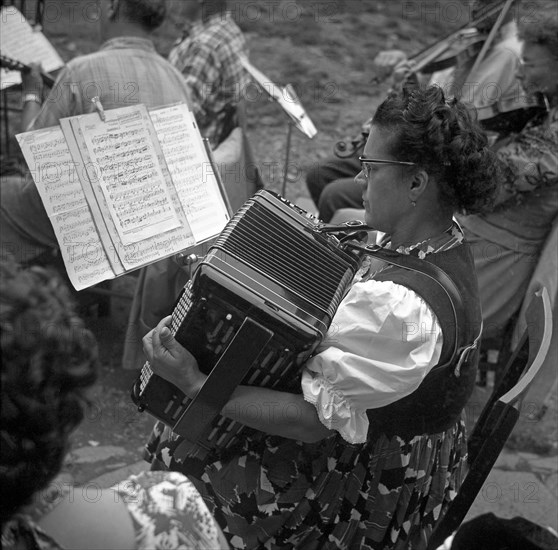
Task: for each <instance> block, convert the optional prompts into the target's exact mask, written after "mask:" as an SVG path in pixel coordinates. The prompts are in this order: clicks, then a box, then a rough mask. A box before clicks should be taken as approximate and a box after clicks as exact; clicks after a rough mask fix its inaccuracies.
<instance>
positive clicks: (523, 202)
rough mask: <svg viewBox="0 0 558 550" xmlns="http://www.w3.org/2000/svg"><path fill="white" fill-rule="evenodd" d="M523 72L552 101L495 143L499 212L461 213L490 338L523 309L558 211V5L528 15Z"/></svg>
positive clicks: (526, 81) (525, 79) (522, 30)
mask: <svg viewBox="0 0 558 550" xmlns="http://www.w3.org/2000/svg"><path fill="white" fill-rule="evenodd" d="M520 37H521V39H522V40H523V48H522V64H521V66H520V68H519V72H518V78H519V79H520V80H521V82H522V84H523V86H524V88H525V89H526V90H529V91H538V92H540V93H542V94H543V95H544V96H545V97H546V99H547V101H548V105H549V110H548V112H546V113H545V114H543V115H541V116H538V117H536V118H535V119H533V120H532V121H530V122H529V123H528V124H527V125H526V126H525V128H524V129H523V130H522V131H521V132H519V133H518V134H517V135H512V136H510V137H509V138H508V139H505V140H503V141H500V142H499V143H497V144H496V145H495V146H494V149H495V150H496V154H497V156H498V158H499V160H500V161H501V162H502V164H503V166H504V184H503V187H502V189H501V191H500V193H499V195H498V197H497V199H496V206H495V208H494V209H493V211H492V212H489V213H485V214H481V215H475V216H459V218H458V219H459V222H460V223H461V225H462V227H463V229H464V232H465V235H466V237H467V240H468V241H469V242H470V243H471V249H472V251H473V254H474V258H475V268H476V271H477V276H478V279H479V289H480V297H481V303H482V310H483V320H484V327H485V328H484V333H485V336H486V337H493V336H495V337H498V336H500V335H501V332H502V330H504V329H505V328H506V326H507V325H508V323H509V322H510V319H512V318H513V316H514V315H515V314H516V313H517V311H518V310H519V308H520V306H521V302H522V301H523V298H524V296H525V291H526V289H527V285H528V284H529V280H530V278H531V275H532V273H533V271H534V269H535V266H536V264H537V261H538V259H539V256H540V253H541V250H542V248H543V246H544V243H545V240H546V238H547V237H548V235H549V232H550V230H551V227H552V224H553V222H554V220H555V219H556V216H557V214H558V5H557V4H556V3H555V2H552V3H550V4H549V8H548V9H547V10H542V9H541V10H539V11H538V12H537V16H536V17H530V18H525V20H524V21H523V22H522V25H521V27H520Z"/></svg>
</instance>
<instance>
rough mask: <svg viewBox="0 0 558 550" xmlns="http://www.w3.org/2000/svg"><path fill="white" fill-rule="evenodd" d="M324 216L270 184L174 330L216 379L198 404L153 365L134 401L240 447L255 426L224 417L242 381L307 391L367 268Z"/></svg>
mask: <svg viewBox="0 0 558 550" xmlns="http://www.w3.org/2000/svg"><path fill="white" fill-rule="evenodd" d="M319 224H320V221H319V220H318V219H316V218H315V217H313V216H311V215H309V214H308V213H306V212H305V211H304V210H302V209H300V208H298V207H297V206H295V205H293V204H292V203H290V202H288V201H287V200H285V199H283V198H282V197H280V196H279V195H277V194H275V193H273V192H271V191H267V190H262V191H259V192H258V193H257V194H256V195H254V196H253V197H252V198H251V199H249V200H248V201H247V202H246V203H245V204H244V205H243V207H242V208H241V209H240V210H239V211H238V212H237V213H236V214H235V216H234V217H233V218H232V219H231V221H230V222H229V223H228V224H227V226H226V227H225V229H224V230H223V232H222V233H221V234H220V236H219V237H218V238H217V240H216V241H215V243H214V244H213V246H212V247H211V248H210V250H209V252H208V254H207V255H206V257H205V258H204V260H203V261H202V262H201V263H200V264H199V265H198V267H197V268H196V271H195V273H194V275H193V277H192V279H191V280H190V281H189V282H188V284H187V285H186V287H185V289H184V291H183V293H182V295H181V296H180V298H179V299H178V302H177V304H176V306H175V309H174V312H173V316H172V325H171V330H172V332H173V334H174V335H175V338H176V339H177V341H178V342H180V343H181V344H182V345H183V346H184V347H185V348H186V349H188V350H189V351H190V352H191V353H192V354H193V355H194V356H195V357H196V360H197V361H198V364H199V366H200V369H201V370H202V372H204V373H206V374H209V377H208V381H207V382H206V384H205V385H204V387H203V388H202V389H201V390H200V392H199V394H198V396H196V398H195V399H194V400H190V399H188V398H187V397H186V396H185V395H184V394H183V393H182V392H181V391H180V390H179V389H178V388H176V387H175V386H174V385H172V384H170V383H168V382H167V381H165V380H163V379H162V378H160V377H158V376H157V375H155V374H153V373H152V371H151V368H150V367H149V364H146V365H145V366H144V367H143V369H142V373H141V375H140V377H139V378H138V380H137V381H136V383H135V384H134V388H133V390H132V399H133V400H134V402H135V403H136V404H137V405H138V407H139V409H140V410H146V411H147V412H149V413H150V414H152V415H153V416H155V417H156V418H158V419H159V420H162V421H163V422H164V423H165V424H167V425H168V426H170V427H171V428H172V429H173V431H174V432H175V433H177V434H179V435H182V436H184V437H185V438H187V439H188V440H189V441H190V442H191V443H192V455H193V456H198V457H202V456H204V455H205V454H207V452H208V451H210V450H216V451H218V450H220V449H226V448H230V447H231V446H232V445H234V443H235V441H236V440H237V439H238V437H239V435H240V434H241V432H242V431H243V430H248V428H246V427H245V426H243V425H241V424H239V423H238V422H234V421H232V420H228V419H226V418H224V417H222V416H220V415H219V411H220V410H221V408H222V406H223V405H224V404H225V403H226V402H227V401H228V399H229V397H230V395H231V393H232V392H233V391H234V388H235V387H236V385H238V384H239V383H241V384H246V385H255V386H263V387H268V388H274V389H278V390H282V391H293V392H300V367H301V365H302V364H303V363H304V362H305V361H306V360H307V359H308V357H309V356H310V355H311V354H312V353H313V351H314V350H315V349H316V347H317V346H318V344H319V343H320V342H321V340H322V339H323V338H324V337H325V335H326V332H327V330H328V328H329V326H330V324H331V321H332V319H333V316H334V314H335V311H336V310H337V308H338V306H339V303H340V302H341V300H342V298H343V296H344V295H345V293H346V291H347V289H348V287H349V286H350V284H351V281H352V279H353V277H354V274H355V272H356V270H357V268H358V259H357V258H356V257H355V256H353V255H352V254H349V253H348V252H345V251H344V250H343V248H342V247H341V246H340V244H339V241H338V240H337V239H336V238H335V237H332V236H326V235H323V234H321V233H319V232H317V231H316V227H317V226H318V225H319Z"/></svg>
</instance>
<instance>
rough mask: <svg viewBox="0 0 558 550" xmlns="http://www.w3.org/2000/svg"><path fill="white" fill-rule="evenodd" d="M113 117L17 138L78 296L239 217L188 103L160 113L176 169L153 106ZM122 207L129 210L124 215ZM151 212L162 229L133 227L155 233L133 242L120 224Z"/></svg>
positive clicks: (84, 118)
mask: <svg viewBox="0 0 558 550" xmlns="http://www.w3.org/2000/svg"><path fill="white" fill-rule="evenodd" d="M105 115H106V119H107V120H106V122H102V120H101V118H100V116H99V114H98V113H96V112H95V113H91V114H87V115H78V116H75V117H69V118H64V119H61V120H60V126H55V127H53V128H45V129H42V130H35V131H32V132H26V133H24V134H19V135H18V136H17V139H18V142H19V144H20V147H21V149H22V151H23V154H24V156H25V159H26V161H27V164H28V166H29V169H30V170H31V175H32V176H33V179H34V181H35V184H36V185H37V188H38V190H39V193H40V196H41V199H42V201H43V204H44V207H45V209H46V211H47V214H48V216H49V218H50V220H51V222H52V225H53V227H54V231H55V234H56V238H57V240H58V242H59V245H60V249H61V252H62V257H63V259H64V264H65V266H66V269H67V271H68V275H69V277H70V280H71V282H72V284H73V285H74V286H75V288H76V289H78V290H81V289H83V288H87V287H89V286H92V285H94V284H97V283H99V282H101V281H103V280H106V279H112V278H114V277H116V276H118V275H121V274H123V273H125V272H128V271H131V270H133V269H137V268H139V267H143V266H146V265H149V264H150V263H153V262H155V261H158V260H160V259H163V258H166V257H168V256H171V255H173V254H177V253H178V252H181V251H184V250H187V249H188V248H190V247H192V246H194V245H195V244H197V243H199V242H201V241H203V240H204V239H207V238H211V237H214V236H216V235H217V234H218V233H219V232H220V231H221V230H222V229H223V227H224V225H225V224H226V223H227V221H228V219H229V215H228V211H227V208H226V205H225V202H224V199H223V196H222V194H221V190H220V188H219V185H218V183H217V179H216V178H215V175H214V174H213V173H212V171H211V170H210V169H209V166H210V163H209V160H208V157H207V152H206V150H205V147H204V143H203V141H202V139H201V136H200V134H199V131H198V129H197V126H196V125H195V122H194V119H193V116H192V115H191V113H190V112H189V111H188V109H187V107H186V105H184V104H181V105H175V106H172V107H170V108H163V109H161V110H160V112H158V113H156V114H155V115H154V118H155V119H156V120H157V126H158V128H159V131H160V136H161V138H162V140H163V141H164V144H165V149H166V150H167V152H168V153H169V158H168V164H167V160H166V159H165V154H164V152H163V147H162V145H161V143H160V142H159V139H158V137H157V132H156V130H155V127H154V125H153V123H152V122H151V118H150V115H149V114H148V112H147V109H146V108H145V106H144V105H139V106H133V107H124V108H122V109H113V110H110V111H107V112H106V113H105ZM142 137H143V138H145V139H143V140H142V139H140V138H142ZM169 167H170V169H171V170H172V175H171V173H170V171H169ZM115 175H116V176H117V177H114V178H113V179H112V180H111V179H110V178H109V176H115ZM146 176H147V177H146ZM173 179H174V180H175V181H176V182H177V186H175V185H174V183H173ZM107 182H108V185H107ZM111 185H112V186H113V187H110V186H111ZM177 187H178V189H177ZM111 194H112V196H111ZM137 197H139V198H137ZM118 203H121V204H123V205H124V208H122V209H120V210H118V207H119V204H118ZM144 204H145V205H144ZM161 204H164V205H165V207H167V208H169V209H172V212H173V217H174V220H175V221H173V224H172V228H171V229H167V227H169V224H168V223H166V222H167V220H163V221H164V222H165V223H160V222H161V219H162V216H160V215H153V214H152V211H151V210H152V209H153V208H155V209H156V208H158V207H159V206H160V205H161ZM111 208H114V209H115V210H116V211H117V214H119V216H114V215H113V214H112V213H111V211H110V209H111ZM145 210H148V213H147V215H148V216H149V215H151V217H152V218H154V219H155V223H151V224H148V225H146V226H143V225H141V224H139V223H138V222H137V221H135V222H132V223H134V224H135V229H136V230H138V231H135V233H137V232H144V231H145V235H142V236H143V238H142V239H141V240H137V241H136V240H132V242H130V240H129V239H123V238H122V236H123V232H122V231H120V232H119V231H118V228H117V223H120V222H122V220H123V219H126V216H128V217H130V216H135V215H143V212H144V211H145ZM186 211H188V215H189V216H190V220H191V223H192V225H193V226H195V228H196V236H194V233H193V229H192V227H191V225H190V220H189V219H188V217H187V213H186ZM121 225H122V226H123V227H124V226H125V225H126V224H124V223H121ZM128 225H129V224H128ZM147 229H149V231H150V233H149V234H148V233H147ZM124 236H125V235H124Z"/></svg>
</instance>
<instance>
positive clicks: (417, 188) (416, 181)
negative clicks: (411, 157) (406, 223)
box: [409, 170, 429, 202]
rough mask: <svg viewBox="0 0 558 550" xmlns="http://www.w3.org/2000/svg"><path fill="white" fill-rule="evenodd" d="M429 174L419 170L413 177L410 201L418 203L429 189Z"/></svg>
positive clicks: (410, 186)
mask: <svg viewBox="0 0 558 550" xmlns="http://www.w3.org/2000/svg"><path fill="white" fill-rule="evenodd" d="M428 181H429V177H428V173H427V172H425V171H424V170H418V171H417V172H416V173H415V174H414V175H413V177H412V179H411V182H410V185H409V200H410V201H411V202H417V201H418V199H419V198H420V197H421V195H422V194H423V193H424V192H425V191H426V188H427V187H428Z"/></svg>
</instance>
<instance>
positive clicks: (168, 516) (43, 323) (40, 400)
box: [0, 260, 227, 550]
mask: <svg viewBox="0 0 558 550" xmlns="http://www.w3.org/2000/svg"><path fill="white" fill-rule="evenodd" d="M0 342H1V346H2V385H1V392H2V400H1V420H2V423H1V429H0V436H1V440H2V444H1V446H0V483H1V486H2V498H1V522H2V548H3V549H4V550H38V549H41V550H55V549H61V548H72V549H81V548H91V549H93V548H95V549H103V548H106V549H107V550H116V549H119V548H123V549H126V550H129V549H131V548H145V549H147V548H149V549H156V548H158V549H172V548H176V549H178V548H190V549H207V550H210V549H211V550H214V549H216V548H227V543H226V541H225V540H224V538H223V535H222V533H221V531H220V529H219V527H218V526H217V525H216V524H215V522H214V520H213V518H212V516H211V514H210V513H209V511H208V509H207V507H206V506H205V504H204V502H203V500H202V499H201V497H200V495H199V493H198V492H197V491H196V489H195V488H194V486H193V485H192V483H191V482H190V481H188V479H187V478H186V477H184V476H183V475H181V474H178V473H175V474H170V473H164V472H158V473H157V472H144V473H142V474H139V475H137V476H130V477H129V478H128V479H126V480H123V481H121V482H120V483H118V484H117V485H116V486H115V487H113V488H111V489H107V490H103V491H101V492H99V493H98V495H97V496H99V495H100V497H99V499H97V498H95V499H92V498H80V495H83V494H84V493H83V492H81V491H71V490H70V491H69V494H68V495H65V496H62V495H60V498H58V499H57V500H56V501H55V503H54V505H53V507H52V508H51V509H50V510H49V511H48V512H47V513H43V514H41V513H38V512H37V507H39V508H40V506H39V503H38V501H37V499H36V497H38V496H39V493H40V492H41V491H42V490H44V489H45V488H47V486H48V485H49V483H51V482H52V480H53V479H54V478H55V476H56V475H57V474H58V473H59V472H60V470H61V468H62V465H63V461H64V457H65V455H66V453H67V451H68V448H69V444H70V436H71V433H72V431H73V430H74V429H75V428H76V427H77V426H78V425H79V424H80V422H81V421H82V419H83V417H84V413H85V411H86V409H87V406H88V403H89V401H88V395H89V392H90V390H91V388H92V385H93V384H94V382H95V380H96V377H97V366H98V357H97V345H96V342H95V338H94V336H93V335H92V334H91V332H89V331H88V330H87V329H86V328H85V327H84V325H83V323H82V321H81V319H79V318H78V317H77V316H76V315H75V313H74V309H73V304H72V303H71V302H70V300H69V294H68V292H67V289H66V288H65V286H64V285H63V284H62V282H61V280H60V279H59V277H58V276H56V275H55V274H54V273H52V272H49V271H48V270H46V269H44V268H40V267H33V268H28V269H26V270H21V269H20V268H19V267H18V266H17V265H16V263H15V262H14V261H11V260H0ZM34 499H35V501H34ZM32 512H33V513H34V514H35V515H37V514H38V515H39V518H34V519H32V516H31V513H32Z"/></svg>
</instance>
